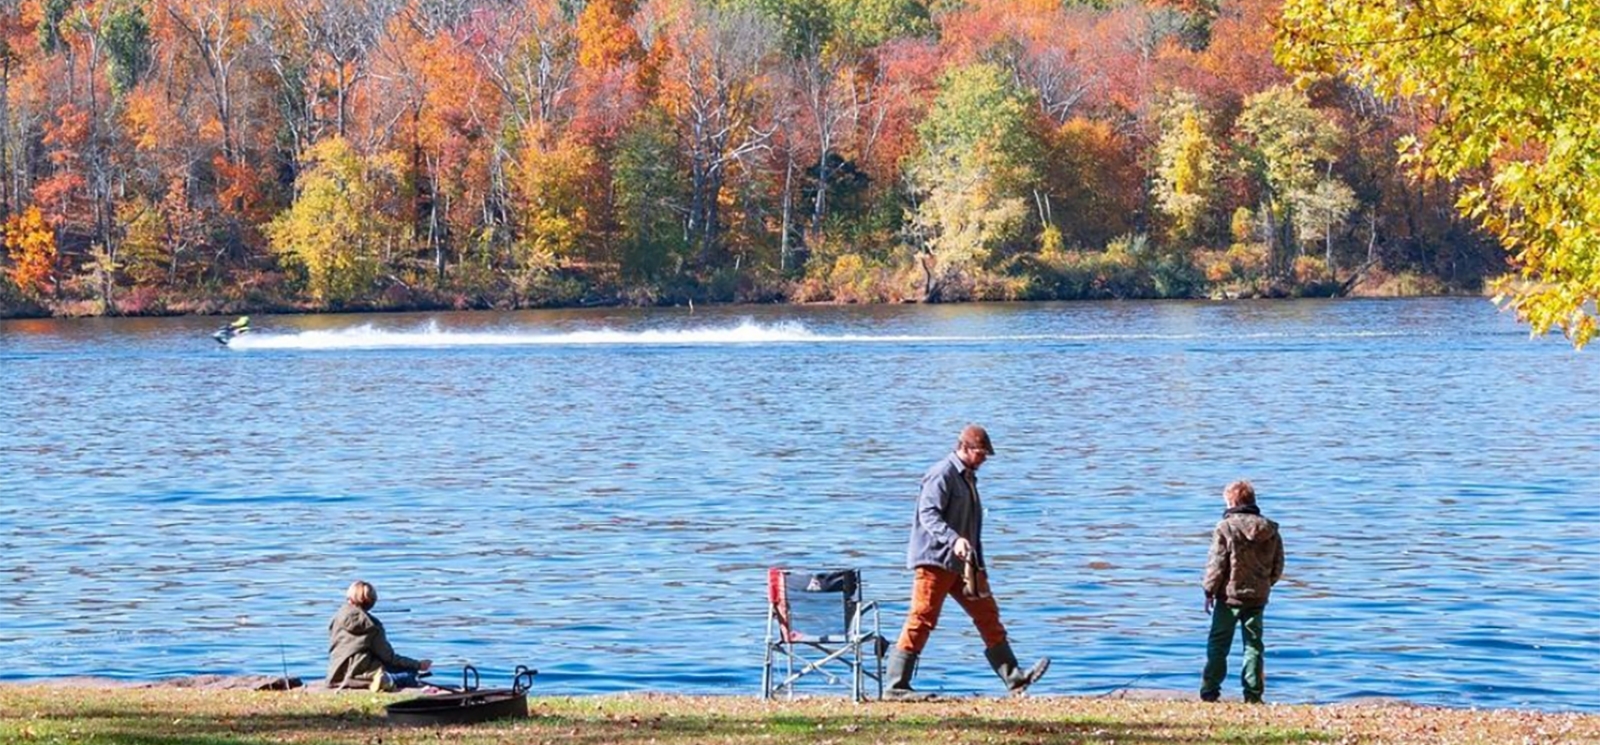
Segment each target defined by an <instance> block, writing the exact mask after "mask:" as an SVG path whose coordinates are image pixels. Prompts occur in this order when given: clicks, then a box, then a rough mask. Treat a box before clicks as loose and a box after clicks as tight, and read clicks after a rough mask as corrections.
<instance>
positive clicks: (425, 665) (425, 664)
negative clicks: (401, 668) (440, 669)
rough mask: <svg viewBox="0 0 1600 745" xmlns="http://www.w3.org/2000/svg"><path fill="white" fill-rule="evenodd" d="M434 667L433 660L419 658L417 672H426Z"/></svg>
mask: <svg viewBox="0 0 1600 745" xmlns="http://www.w3.org/2000/svg"><path fill="white" fill-rule="evenodd" d="M432 669H433V660H418V661H417V672H419V673H425V672H428V671H429V670H432Z"/></svg>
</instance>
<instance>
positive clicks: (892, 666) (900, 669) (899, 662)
mask: <svg viewBox="0 0 1600 745" xmlns="http://www.w3.org/2000/svg"><path fill="white" fill-rule="evenodd" d="M916 669H917V653H916V652H907V651H905V650H903V649H895V650H894V651H893V652H890V653H889V669H888V670H887V671H886V672H884V678H885V680H887V681H888V683H889V686H888V687H887V688H884V689H883V698H884V700H885V701H932V700H933V699H935V698H937V696H935V695H934V694H932V693H923V692H922V691H913V690H911V675H912V674H913V673H915V672H916Z"/></svg>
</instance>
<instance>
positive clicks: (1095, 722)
mask: <svg viewBox="0 0 1600 745" xmlns="http://www.w3.org/2000/svg"><path fill="white" fill-rule="evenodd" d="M399 698H401V697H400V696H395V695H375V694H369V693H364V692H363V693H356V692H352V693H342V694H323V693H304V692H290V693H281V692H259V693H258V692H239V691H204V690H192V689H190V690H174V689H135V688H104V689H100V688H65V687H56V686H0V742H5V743H56V742H60V743H67V742H73V743H77V742H100V743H126V744H128V745H158V744H160V745H215V744H220V743H285V742H296V743H362V744H370V743H384V744H385V745H403V744H405V743H439V742H450V743H484V744H487V743H594V744H598V743H638V744H639V745H644V744H645V743H654V744H657V745H670V744H674V743H681V744H683V745H689V744H690V743H761V744H762V745H780V744H782V743H838V744H844V743H916V744H917V745H933V744H934V743H1106V744H1107V745H1109V744H1110V743H1121V744H1123V745H1183V744H1185V743H1251V744H1256V745H1270V744H1275V743H1485V744H1487V743H1495V744H1500V743H1569V742H1570V743H1580V742H1589V743H1592V742H1600V717H1597V716H1589V715H1579V714H1548V713H1539V712H1527V711H1465V710H1451V709H1435V708H1422V707H1411V706H1399V705H1339V706H1278V705H1270V706H1245V705H1242V704H1227V703H1224V704H1215V705H1207V704H1201V703H1198V702H1189V701H1182V702H1175V701H1139V700H1106V699H1087V698H1033V699H1019V700H1010V699H991V698H967V699H952V700H949V701H944V702H938V703H932V704H883V703H879V704H868V705H862V706H853V705H851V704H850V703H848V702H847V701H845V700H843V699H840V698H816V699H810V700H802V701H795V702H777V703H770V704H768V703H764V702H761V701H759V700H757V699H755V698H753V697H744V696H717V697H685V696H663V695H627V696H604V697H584V698H534V699H531V700H530V704H529V706H530V709H531V710H532V713H533V717H532V718H530V719H526V720H522V721H517V722H496V723H489V724H480V725H476V726H472V727H458V728H445V729H402V728H395V727H390V726H388V725H387V724H386V723H385V721H384V719H383V705H384V704H386V703H388V702H391V701H395V700H399Z"/></svg>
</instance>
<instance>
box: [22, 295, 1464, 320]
mask: <svg viewBox="0 0 1600 745" xmlns="http://www.w3.org/2000/svg"><path fill="white" fill-rule="evenodd" d="M1490 297H1491V295H1490V294H1488V293H1486V292H1482V291H1466V290H1463V291H1460V292H1429V293H1415V294H1350V295H1344V296H1331V297H1330V296H1318V295H1307V296H1247V297H1232V296H1228V297H1170V298H1057V299H1040V300H962V301H953V302H952V301H946V302H938V303H919V302H914V301H909V300H908V301H902V302H882V303H877V302H866V303H857V302H839V301H819V302H797V301H792V300H774V301H770V302H738V301H730V302H709V301H708V302H703V303H691V304H683V303H666V304H656V305H638V304H630V303H625V302H621V301H615V302H595V303H573V304H565V305H538V306H525V307H511V306H507V307H500V306H497V305H481V306H479V305H473V306H468V307H457V306H452V305H449V304H446V303H411V304H403V305H394V306H385V307H350V308H307V307H297V306H284V305H274V304H266V305H259V306H256V305H245V304H232V303H226V302H221V303H218V304H217V305H215V306H206V307H192V308H190V307H185V308H176V309H173V308H162V309H159V310H153V311H147V312H140V313H115V314H111V313H70V312H51V311H50V310H48V309H37V311H38V312H30V311H29V310H28V309H18V308H4V307H0V321H38V320H58V319H59V320H71V319H88V318H184V317H194V318H227V317H231V316H241V315H269V316H317V315H328V316H343V315H384V314H390V313H393V314H403V313H510V312H518V311H570V310H588V309H591V308H612V309H615V308H628V309H637V310H651V309H659V310H665V309H671V308H694V307H696V305H698V306H699V307H701V308H739V307H751V306H761V307H785V306H787V307H795V308H849V307H876V306H885V307H887V306H897V305H992V304H1003V305H1040V304H1048V303H1071V304H1078V303H1098V304H1120V303H1129V302H1150V303H1185V302H1204V303H1237V302H1297V301H1302V300H1311V301H1351V300H1384V301H1387V300H1424V299H1445V298H1482V299H1488V298H1490Z"/></svg>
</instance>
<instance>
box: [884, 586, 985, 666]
mask: <svg viewBox="0 0 1600 745" xmlns="http://www.w3.org/2000/svg"><path fill="white" fill-rule="evenodd" d="M960 586H961V575H960V574H957V573H956V572H952V571H950V570H948V569H942V568H939V567H917V574H916V578H915V579H913V580H912V582H911V612H910V613H907V614H906V626H905V628H904V629H902V630H901V631H900V642H899V643H898V644H896V645H895V646H896V647H898V648H900V649H901V650H902V651H905V652H912V653H916V654H921V653H922V648H923V647H924V646H925V645H927V643H928V635H929V634H932V633H933V628H934V627H935V626H938V625H939V611H940V610H942V609H943V608H944V599H945V598H946V597H954V598H955V599H956V602H957V603H960V604H961V609H962V610H964V611H966V612H967V615H968V616H971V617H972V624H973V625H974V626H977V627H978V633H979V634H981V635H982V636H983V647H984V649H988V648H990V647H993V646H994V645H996V644H999V643H1000V642H1003V641H1005V640H1006V627H1005V626H1003V625H1001V623H1000V606H999V605H997V604H996V603H995V602H994V598H993V597H992V596H991V597H986V598H969V597H965V596H963V595H962V594H961V593H960V592H958V591H957V588H959V587H960Z"/></svg>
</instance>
